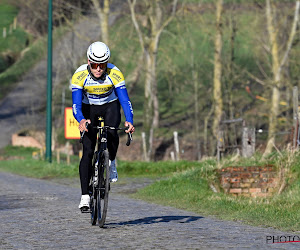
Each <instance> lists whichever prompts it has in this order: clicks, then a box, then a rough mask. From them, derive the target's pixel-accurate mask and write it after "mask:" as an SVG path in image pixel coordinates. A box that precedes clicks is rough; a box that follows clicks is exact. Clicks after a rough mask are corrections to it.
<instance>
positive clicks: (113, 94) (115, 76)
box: [72, 63, 133, 124]
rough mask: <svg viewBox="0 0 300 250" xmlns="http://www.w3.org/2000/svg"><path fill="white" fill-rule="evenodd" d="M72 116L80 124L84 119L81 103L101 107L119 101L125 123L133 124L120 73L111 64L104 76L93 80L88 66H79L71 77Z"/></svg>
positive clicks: (130, 107) (130, 106)
mask: <svg viewBox="0 0 300 250" xmlns="http://www.w3.org/2000/svg"><path fill="white" fill-rule="evenodd" d="M72 99H73V106H72V107H73V115H74V117H75V119H76V120H77V121H78V122H80V121H81V120H82V119H85V118H84V116H83V114H82V103H85V104H91V105H103V104H105V103H109V102H112V101H115V100H117V99H119V101H120V104H121V106H122V109H123V111H124V114H125V118H126V121H128V122H130V123H131V124H133V109H132V104H131V102H130V99H129V97H128V93H127V89H126V86H125V79H124V76H123V74H122V72H121V71H120V70H119V69H118V68H117V67H116V66H115V65H113V64H111V63H108V64H107V71H106V74H105V75H104V76H103V77H101V78H100V79H97V80H96V79H94V78H93V77H92V76H91V73H90V72H89V70H88V64H83V65H81V66H80V67H79V68H78V69H77V70H76V71H75V73H74V75H73V77H72Z"/></svg>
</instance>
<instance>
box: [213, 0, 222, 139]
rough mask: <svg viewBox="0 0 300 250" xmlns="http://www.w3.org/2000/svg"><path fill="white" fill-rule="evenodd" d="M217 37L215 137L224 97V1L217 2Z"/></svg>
mask: <svg viewBox="0 0 300 250" xmlns="http://www.w3.org/2000/svg"><path fill="white" fill-rule="evenodd" d="M216 7H217V8H216V36H215V56H214V81H213V85H214V90H213V99H214V107H215V109H214V120H213V134H214V136H215V137H217V135H218V128H219V123H220V121H221V116H222V112H223V97H222V85H221V77H222V59H221V56H222V20H221V17H222V10H223V0H217V2H216Z"/></svg>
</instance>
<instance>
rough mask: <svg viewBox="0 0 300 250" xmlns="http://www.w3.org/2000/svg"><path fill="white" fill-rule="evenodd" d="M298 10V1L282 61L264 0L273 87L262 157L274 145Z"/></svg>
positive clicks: (268, 2)
mask: <svg viewBox="0 0 300 250" xmlns="http://www.w3.org/2000/svg"><path fill="white" fill-rule="evenodd" d="M299 8H300V1H297V2H296V6H295V15H294V20H293V24H292V29H291V32H290V35H289V39H288V42H287V45H286V50H285V53H284V55H283V57H282V60H281V61H280V59H279V51H278V47H279V46H278V41H277V32H278V31H277V30H276V29H275V25H274V17H273V14H272V8H271V0H266V18H267V26H268V33H269V40H270V44H271V53H272V55H271V56H272V73H273V85H272V100H271V112H270V116H269V133H268V142H267V146H266V149H265V152H264V154H263V157H265V156H266V155H268V154H270V153H271V152H272V149H273V146H274V145H275V134H276V130H277V117H278V114H279V102H280V87H281V71H282V67H283V66H284V64H285V63H286V61H287V59H288V55H289V51H290V50H291V47H292V43H293V39H294V36H295V34H296V30H297V24H298V20H299V18H298V17H299Z"/></svg>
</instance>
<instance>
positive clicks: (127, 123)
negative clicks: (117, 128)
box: [124, 121, 135, 134]
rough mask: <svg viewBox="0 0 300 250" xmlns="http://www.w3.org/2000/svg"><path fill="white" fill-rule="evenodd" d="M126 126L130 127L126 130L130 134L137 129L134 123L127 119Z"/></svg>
mask: <svg viewBox="0 0 300 250" xmlns="http://www.w3.org/2000/svg"><path fill="white" fill-rule="evenodd" d="M124 125H125V127H129V128H128V129H127V130H125V132H126V133H127V134H128V133H129V132H130V133H131V134H132V133H133V132H134V130H135V128H134V127H133V125H132V124H131V122H128V121H126V122H125V123H124Z"/></svg>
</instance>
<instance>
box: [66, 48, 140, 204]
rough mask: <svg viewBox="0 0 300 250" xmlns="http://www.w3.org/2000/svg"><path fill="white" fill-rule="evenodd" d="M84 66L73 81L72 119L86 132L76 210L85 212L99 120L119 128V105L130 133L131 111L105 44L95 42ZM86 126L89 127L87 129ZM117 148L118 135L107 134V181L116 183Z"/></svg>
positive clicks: (122, 83)
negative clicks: (108, 161)
mask: <svg viewBox="0 0 300 250" xmlns="http://www.w3.org/2000/svg"><path fill="white" fill-rule="evenodd" d="M87 58H88V60H87V64H83V65H81V66H80V67H79V68H78V69H77V70H76V71H75V73H74V75H73V77H72V100H73V105H72V107H73V115H74V117H75V119H76V120H77V121H78V122H79V130H80V132H83V131H84V130H85V131H86V133H85V136H84V137H83V141H82V144H83V155H82V158H81V161H80V164H79V175H80V183H81V194H82V195H81V201H80V204H79V208H80V209H81V210H84V209H88V208H89V205H90V204H89V203H90V197H89V195H88V193H89V190H88V189H89V180H90V177H91V173H92V169H91V168H92V158H93V155H94V150H95V145H96V139H97V130H96V129H94V128H93V126H97V125H98V117H99V116H102V117H103V118H104V123H105V125H108V126H111V127H118V126H119V125H120V122H121V113H120V105H121V106H122V109H123V111H124V114H125V118H126V121H125V127H127V126H128V127H129V128H128V130H126V133H133V132H134V130H135V128H134V126H133V109H132V105H131V102H130V99H129V97H128V93H127V89H126V86H125V79H124V76H123V74H122V72H121V71H120V70H119V69H118V68H117V67H116V66H115V65H113V64H111V63H108V61H109V58H110V50H109V48H108V46H107V45H106V44H105V43H102V42H94V43H92V44H91V45H90V46H89V48H88V50H87ZM86 123H88V124H90V125H91V126H88V127H86ZM118 146H119V136H118V133H117V131H115V130H109V131H108V134H107V148H108V151H109V158H110V181H111V182H116V181H117V180H118V173H117V169H116V163H115V158H116V154H117V150H118Z"/></svg>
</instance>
